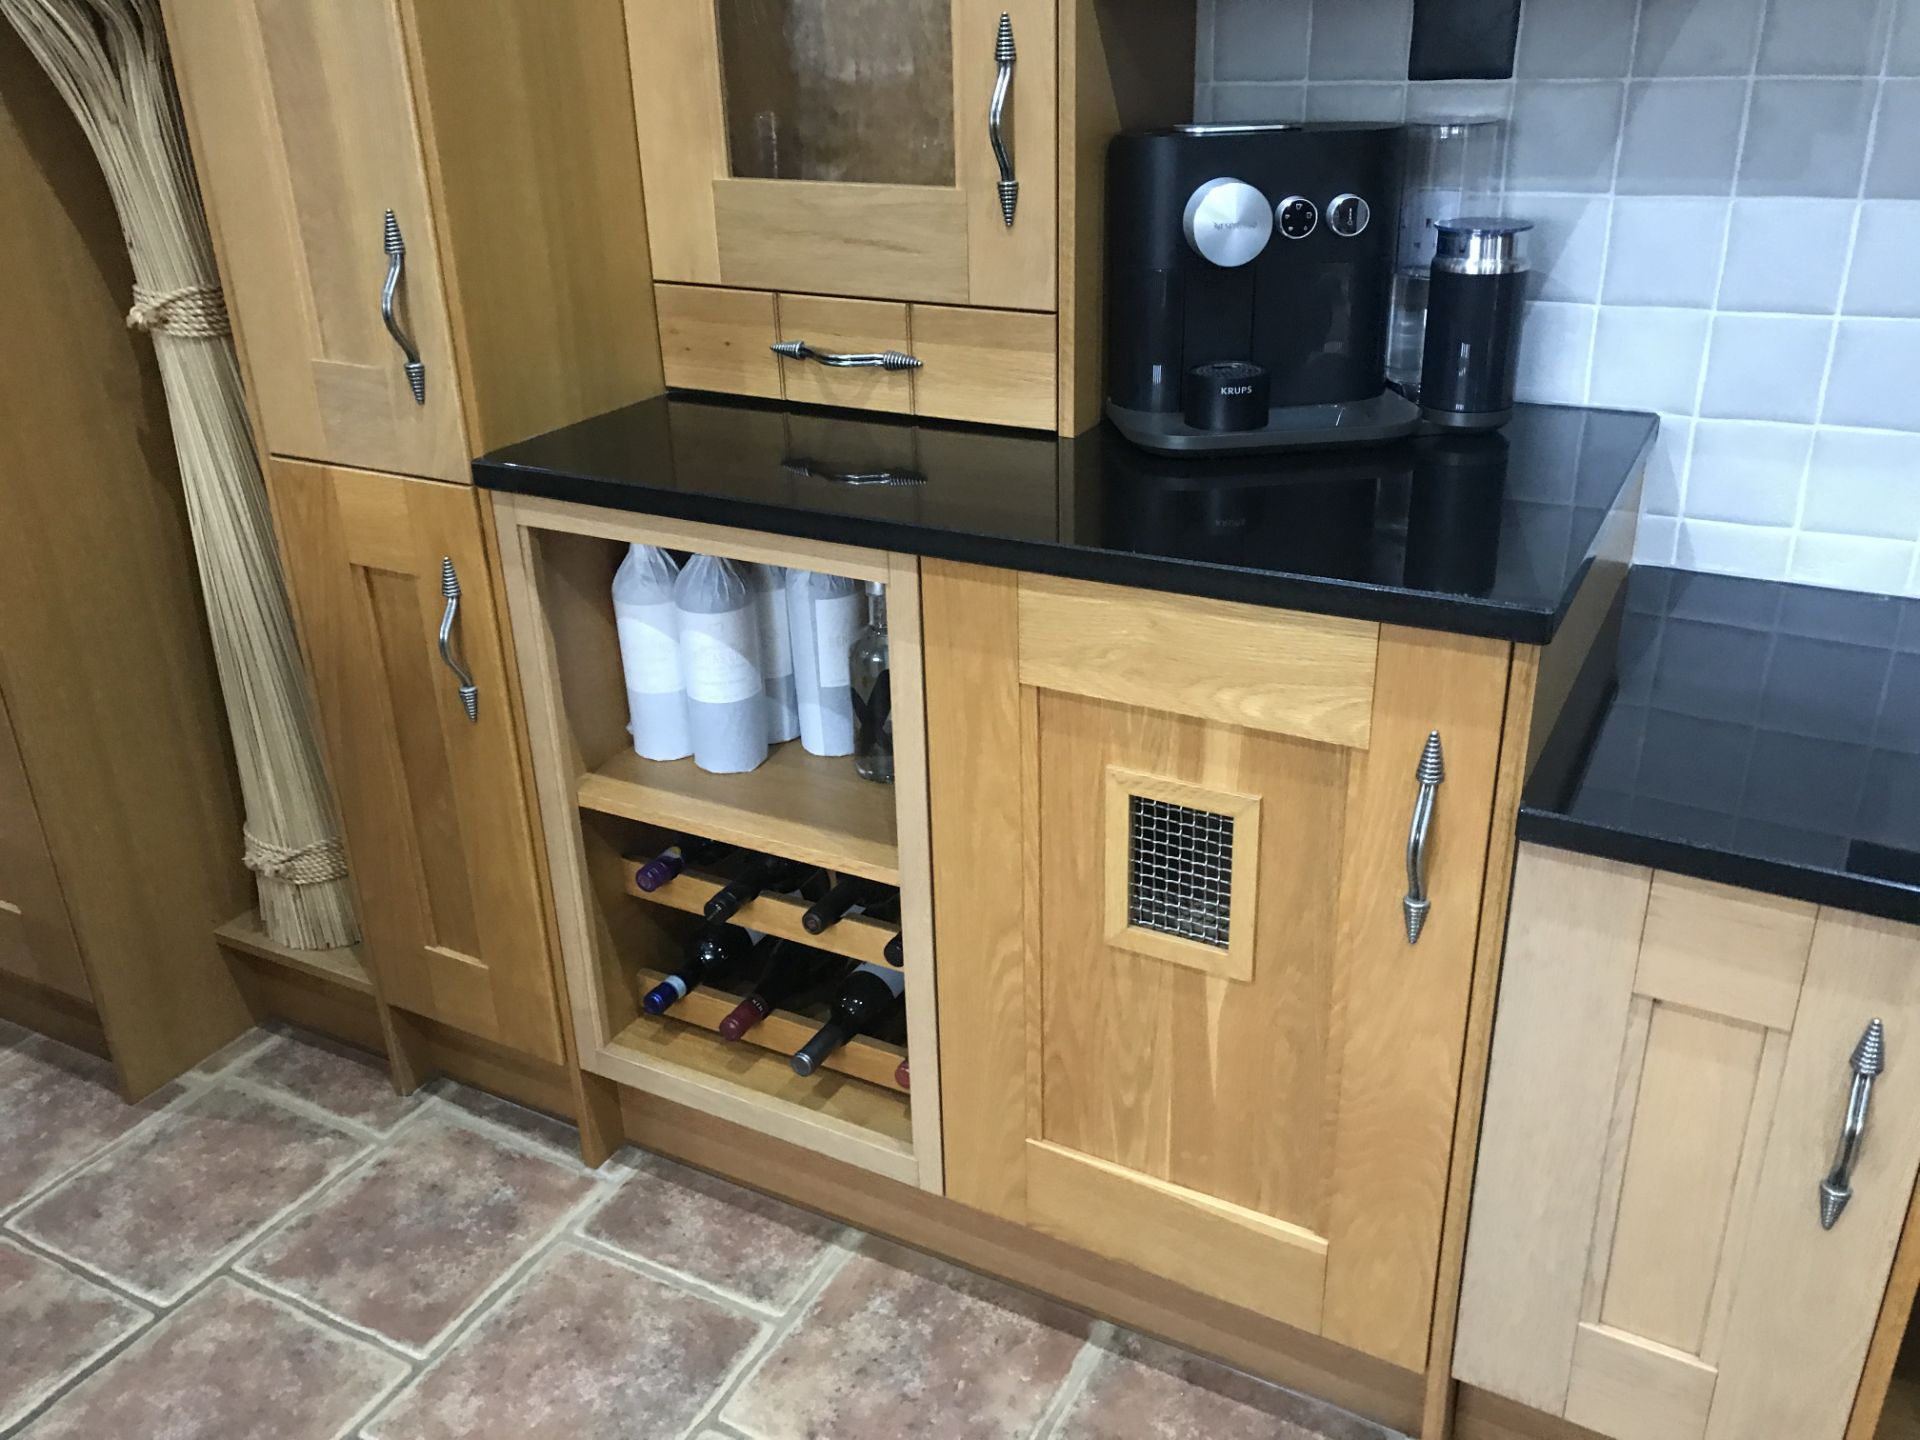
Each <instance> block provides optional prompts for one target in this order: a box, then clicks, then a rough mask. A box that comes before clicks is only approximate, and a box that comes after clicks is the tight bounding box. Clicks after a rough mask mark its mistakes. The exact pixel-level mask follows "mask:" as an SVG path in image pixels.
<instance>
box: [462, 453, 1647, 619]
mask: <svg viewBox="0 0 1920 1440" xmlns="http://www.w3.org/2000/svg"><path fill="white" fill-rule="evenodd" d="M1651 443H1652V441H1651V439H1649V441H1648V444H1649V445H1651ZM1641 458H1642V459H1644V458H1645V457H1644V455H1643V456H1642V457H1641ZM1638 465H1639V461H1636V462H1635V466H1634V468H1635V469H1636V470H1637V468H1638ZM473 478H474V483H475V484H476V485H478V486H480V487H481V488H482V489H486V490H499V491H504V492H507V493H511V494H515V495H530V496H535V497H537V498H540V499H546V500H561V501H567V502H570V503H573V504H579V505H593V506H599V507H602V508H606V509H615V510H625V511H628V512H631V513H637V514H644V515H658V516H660V517H661V518H662V519H667V520H687V521H693V522H696V523H700V524H708V525H727V526H732V527H733V528H735V529H739V530H758V531H762V532H764V533H766V534H771V535H783V536H786V537H788V538H791V539H797V540H818V541H824V542H827V543H830V544H838V545H857V546H861V547H864V548H867V549H873V550H893V551H897V552H901V553H905V554H911V555H919V556H922V557H924V558H928V559H934V560H953V561H958V562H961V563H964V564H973V565H988V566H995V567H998V568H1001V569H1006V570H1019V571H1024V572H1028V573H1032V574H1040V575H1055V576H1059V577H1061V578H1062V579H1067V580H1088V581H1094V582H1096V583H1101V584H1108V585H1123V586H1127V587H1130V588H1133V589H1138V590H1157V591H1162V592H1165V593H1169V594H1177V595H1194V596H1199V597H1202V598H1205V599H1210V600H1233V601H1239V602H1241V603H1243V604H1248V605H1261V606H1267V607H1271V608H1275V609H1287V610H1301V611H1308V612H1311V613H1314V614H1323V615H1337V616H1342V617H1345V618H1348V619H1353V620H1371V621H1375V622H1377V623H1379V624H1383V625H1405V626H1411V627H1419V628H1424V629H1430V630H1446V631H1448V632H1450V633H1453V634H1460V635H1475V636H1484V637H1488V638H1491V639H1496V640H1509V641H1513V642H1515V643H1517V644H1522V645H1545V644H1547V643H1548V642H1549V641H1551V640H1552V639H1553V637H1554V634H1555V632H1556V631H1557V630H1558V629H1559V626H1560V622H1561V621H1562V620H1564V619H1565V618H1566V613H1567V610H1568V608H1569V606H1571V604H1572V603H1573V597H1574V596H1575V595H1576V594H1577V593H1578V591H1579V589H1580V586H1581V584H1582V583H1583V582H1584V580H1585V578H1586V572H1587V569H1588V567H1590V566H1591V564H1592V560H1593V557H1592V556H1591V555H1589V556H1588V557H1586V559H1585V560H1583V561H1582V562H1581V563H1580V565H1579V567H1578V570H1577V572H1576V573H1575V575H1574V576H1573V578H1572V579H1571V581H1570V583H1569V584H1568V586H1567V592H1566V596H1565V598H1564V599H1562V601H1561V602H1560V604H1559V605H1558V607H1557V608H1556V609H1554V610H1553V611H1551V612H1549V611H1546V610H1536V609H1531V608H1527V607H1524V606H1519V605H1509V604H1503V603H1501V602H1500V601H1498V600H1493V599H1488V598H1483V597H1475V596H1466V595H1452V594H1446V593H1443V592H1438V591H1429V590H1414V589H1408V588H1406V587H1404V586H1388V585H1373V584H1368V583H1367V582H1365V581H1357V580H1341V579H1335V578H1331V577H1328V576H1319V575H1300V574H1293V573H1289V572H1285V571H1274V570H1253V569H1246V568H1242V567H1238V566H1232V565H1224V564H1220V563H1217V562H1210V561H1201V560H1186V559H1180V558H1177V557H1171V556H1159V555H1146V554H1140V553H1135V552H1130V551H1124V550H1106V549H1098V548H1093V547H1088V546H1067V545H1062V544H1059V543H1057V542H1052V541H1045V540H1024V539H1019V538H1016V537H1013V536H1002V535H987V534H980V533H977V532H972V531H963V530H940V529H934V528H931V527H928V526H923V525H912V524H902V523H898V522H894V521H888V520H882V519H876V518H873V517H870V516H856V515H836V514H830V513H826V512H822V511H814V510H799V509H793V508H790V507H788V506H784V505H767V504H760V503H756V502H754V501H751V500H741V499H735V498H729V497H721V496H713V495H705V494H702V493H700V492H698V491H687V490H666V489H648V488H642V487H637V486H634V485H632V484H630V483H627V482H624V481H615V480H605V479H599V478H596V477H594V476H590V475H576V474H571V473H567V472H563V471H554V470H547V469H543V468H541V467H539V466H534V465H526V464H518V463H512V462H508V461H503V460H498V459H493V458H482V459H480V460H476V461H475V462H474V465H473ZM1624 478H1625V477H1624V476H1623V479H1624Z"/></svg>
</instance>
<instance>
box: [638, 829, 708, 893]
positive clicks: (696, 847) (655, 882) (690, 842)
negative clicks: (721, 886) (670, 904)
mask: <svg viewBox="0 0 1920 1440" xmlns="http://www.w3.org/2000/svg"><path fill="white" fill-rule="evenodd" d="M732 853H733V847H732V846H731V845H724V844H722V843H721V842H720V841H718V840H702V839H701V838H700V837H699V836H697V835H682V836H681V837H680V838H679V839H678V840H676V841H675V842H674V843H673V844H671V845H669V846H667V848H666V849H664V850H662V851H661V852H660V853H659V854H658V855H656V856H654V857H653V858H652V859H651V860H648V861H646V862H645V863H644V864H642V865H641V866H640V868H639V869H637V870H635V871H634V872H633V884H634V888H635V889H637V890H639V891H640V892H641V893H642V894H644V895H651V894H652V893H653V892H654V891H656V890H658V889H659V888H660V887H661V886H662V885H665V884H666V883H667V882H668V881H670V880H672V879H673V878H674V877H675V876H676V875H678V874H679V873H680V872H681V871H682V870H685V869H686V868H687V867H688V866H689V865H693V866H705V865H712V864H714V863H716V862H718V861H720V860H723V859H725V858H726V857H727V856H728V855H730V854H732Z"/></svg>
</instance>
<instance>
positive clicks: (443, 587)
mask: <svg viewBox="0 0 1920 1440" xmlns="http://www.w3.org/2000/svg"><path fill="white" fill-rule="evenodd" d="M440 593H441V594H442V595H444V596H446V597H447V608H446V609H445V610H443V611H442V612H441V613H440V659H441V661H442V662H443V663H444V664H445V665H446V667H447V668H448V669H449V670H451V671H452V672H453V674H454V678H455V679H456V680H458V681H459V682H460V704H461V706H462V707H463V708H464V709H465V710H466V712H467V719H469V720H471V721H473V722H474V723H475V724H476V725H477V724H478V723H479V722H480V687H479V686H478V685H475V684H474V683H473V675H472V673H471V672H470V671H469V670H468V669H467V667H466V666H464V665H462V664H461V663H460V658H459V657H458V656H457V655H455V654H454V653H453V622H454V621H455V620H456V619H458V618H459V615H460V577H459V575H457V574H455V573H454V568H453V557H452V556H451V555H442V556H441V557H440Z"/></svg>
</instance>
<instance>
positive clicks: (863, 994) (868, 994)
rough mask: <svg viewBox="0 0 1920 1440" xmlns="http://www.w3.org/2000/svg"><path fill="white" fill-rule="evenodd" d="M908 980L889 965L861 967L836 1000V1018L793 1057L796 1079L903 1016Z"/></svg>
mask: <svg viewBox="0 0 1920 1440" xmlns="http://www.w3.org/2000/svg"><path fill="white" fill-rule="evenodd" d="M906 988H907V977H906V976H905V975H903V974H902V973H901V972H900V971H898V970H893V969H889V968H888V967H887V966H885V965H859V966H856V967H855V968H854V970H853V973H852V974H850V975H848V976H847V978H846V979H845V980H843V981H842V982H841V983H840V988H839V990H837V991H836V992H835V993H834V997H833V1017H832V1018H831V1019H830V1020H828V1021H827V1023H826V1024H824V1025H822V1026H821V1027H820V1028H819V1030H818V1031H816V1032H815V1033H814V1036H813V1038H812V1039H811V1040H809V1041H807V1043H806V1044H804V1045H802V1046H801V1047H800V1048H799V1049H798V1050H796V1051H794V1053H793V1069H794V1073H795V1074H796V1075H811V1074H813V1072H814V1071H816V1070H818V1069H819V1068H820V1065H821V1062H823V1061H824V1060H825V1059H826V1058H827V1057H828V1056H829V1055H831V1054H832V1053H833V1052H834V1051H836V1050H838V1049H839V1048H840V1047H841V1046H842V1045H844V1044H846V1043H847V1042H848V1041H849V1040H851V1039H853V1038H854V1037H855V1036H856V1035H867V1034H871V1033H872V1032H874V1031H875V1030H878V1029H880V1028H882V1027H883V1026H885V1025H886V1024H887V1023H888V1022H889V1021H891V1020H892V1019H893V1018H894V1016H895V1015H897V1014H898V1013H899V1012H900V1008H901V996H902V994H903V993H904V992H905V990H906Z"/></svg>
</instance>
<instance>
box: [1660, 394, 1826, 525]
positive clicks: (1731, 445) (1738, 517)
mask: <svg viewBox="0 0 1920 1440" xmlns="http://www.w3.org/2000/svg"><path fill="white" fill-rule="evenodd" d="M1812 449H1813V432H1812V431H1811V430H1809V429H1807V427H1806V426H1804V425H1767V424H1762V423H1759V422H1756V421H1752V420H1702V421H1700V422H1698V424H1697V425H1696V426H1695V429H1694V437H1693V462H1692V464H1691V465H1690V466H1689V467H1688V470H1687V514H1688V515H1691V516H1698V517H1699V518H1700V519H1702V520H1727V521H1732V522H1734V523H1737V524H1741V525H1774V526H1786V527H1790V526H1792V524H1793V523H1794V520H1795V517H1796V516H1797V515H1798V514H1799V512H1800V491H1801V488H1802V486H1803V485H1804V484H1805V483H1806V478H1807V456H1808V454H1809V453H1810V452H1811V451H1812Z"/></svg>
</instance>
